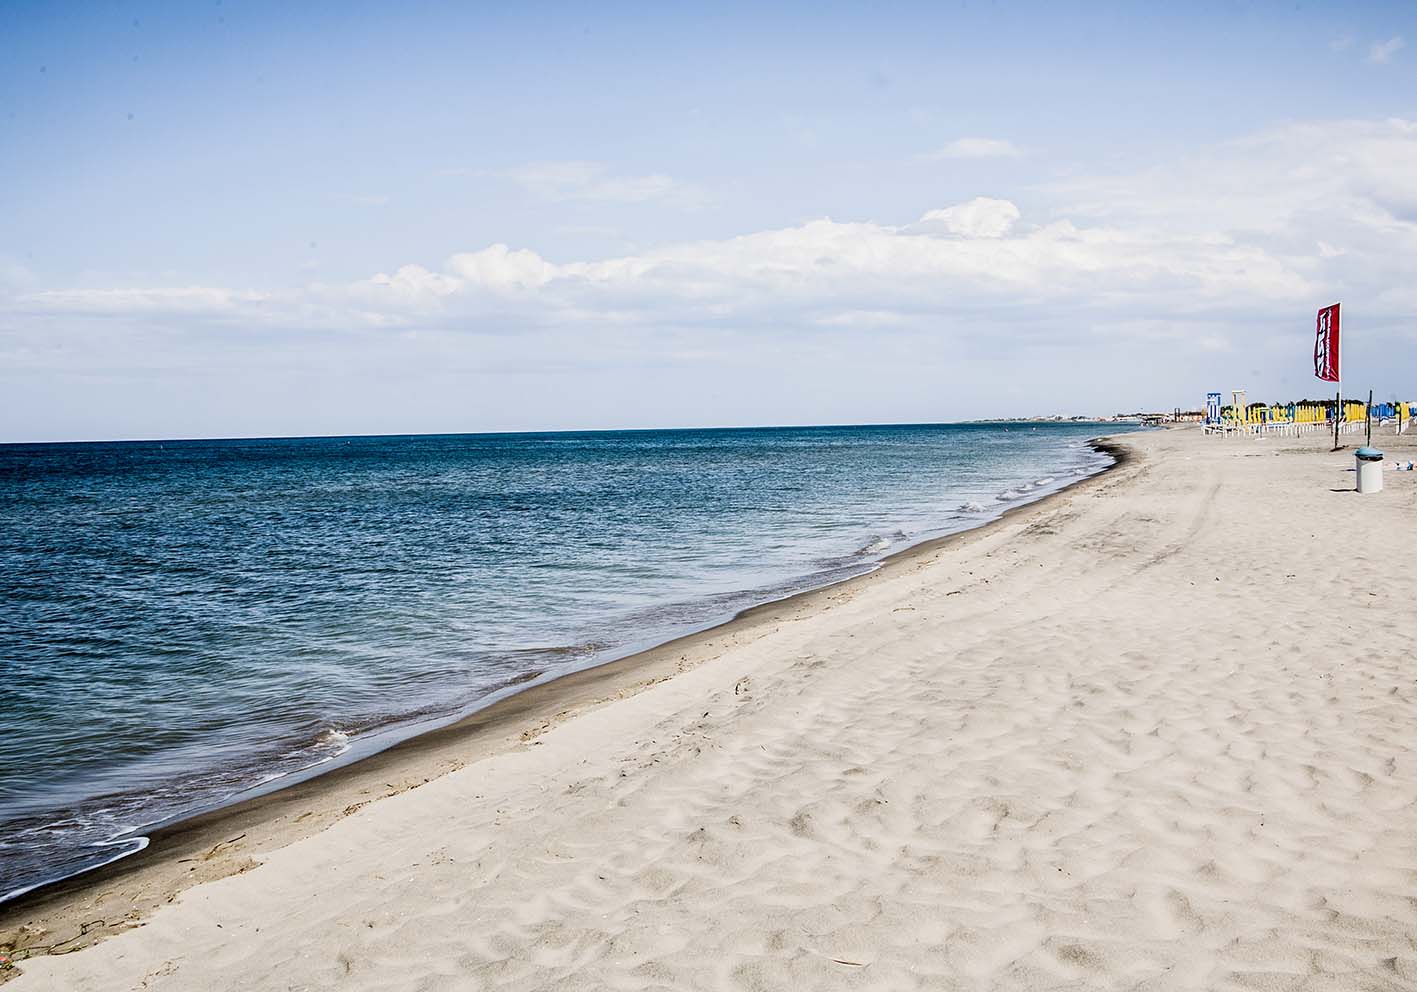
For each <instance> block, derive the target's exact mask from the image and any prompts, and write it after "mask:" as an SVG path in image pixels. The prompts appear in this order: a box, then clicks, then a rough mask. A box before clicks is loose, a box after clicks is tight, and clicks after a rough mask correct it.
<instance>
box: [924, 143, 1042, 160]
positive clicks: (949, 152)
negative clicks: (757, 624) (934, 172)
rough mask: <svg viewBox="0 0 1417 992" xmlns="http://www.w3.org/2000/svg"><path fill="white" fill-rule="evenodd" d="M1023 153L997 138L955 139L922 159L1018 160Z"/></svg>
mask: <svg viewBox="0 0 1417 992" xmlns="http://www.w3.org/2000/svg"><path fill="white" fill-rule="evenodd" d="M1022 154H1023V153H1022V152H1021V151H1020V150H1019V148H1018V147H1017V146H1016V145H1014V144H1013V142H1011V141H1004V140H1001V139H999V138H957V139H955V140H954V141H951V142H950V143H949V144H948V145H945V146H944V147H943V148H939V149H936V150H935V151H933V152H927V153H925V155H924V156H923V157H924V158H932V159H948V158H1018V157H1019V156H1020V155H1022Z"/></svg>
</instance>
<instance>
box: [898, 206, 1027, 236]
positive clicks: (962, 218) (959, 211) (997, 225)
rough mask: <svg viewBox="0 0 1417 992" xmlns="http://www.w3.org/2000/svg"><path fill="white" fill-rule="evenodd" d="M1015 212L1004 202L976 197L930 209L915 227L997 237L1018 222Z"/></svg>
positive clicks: (962, 234)
mask: <svg viewBox="0 0 1417 992" xmlns="http://www.w3.org/2000/svg"><path fill="white" fill-rule="evenodd" d="M1019 216H1020V214H1019V209H1018V207H1016V206H1014V205H1013V204H1012V203H1011V202H1009V201H1008V200H995V199H991V198H989V197H987V196H978V197H975V198H974V199H972V200H969V201H968V202H966V203H958V204H955V205H954V206H953V207H946V208H945V209H943V210H931V211H929V212H928V213H926V214H925V216H923V217H921V218H920V221H919V226H921V227H924V228H931V227H934V228H938V229H940V230H943V231H945V232H946V233H948V234H958V235H960V236H961V237H966V238H1001V237H1003V236H1004V235H1005V234H1007V233H1008V232H1009V228H1011V227H1013V226H1014V222H1015V221H1017V220H1018V219H1019Z"/></svg>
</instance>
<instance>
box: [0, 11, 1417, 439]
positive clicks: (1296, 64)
mask: <svg viewBox="0 0 1417 992" xmlns="http://www.w3.org/2000/svg"><path fill="white" fill-rule="evenodd" d="M292 6H295V5H275V4H236V3H227V4H217V3H208V4H191V5H186V4H184V5H178V4H151V3H146V4H119V3H113V4H103V5H92V6H82V5H71V6H69V7H68V8H66V9H60V10H56V9H55V5H40V4H13V3H12V4H9V5H6V6H5V7H4V8H3V9H0V54H3V58H0V128H3V131H0V180H3V182H0V218H3V220H2V221H0V440H27V439H59V438H99V437H173V436H212V435H221V436H231V435H259V434H277V435H278V434H305V433H362V432H371V433H383V432H405V431H409V432H412V431H461V430H503V429H554V428H577V427H621V426H628V427H636V426H696V425H711V424H752V423H813V422H870V421H902V420H910V421H916V420H945V419H955V418H968V417H979V416H988V415H1017V414H1031V413H1049V412H1054V411H1057V412H1067V413H1073V412H1109V411H1113V410H1117V409H1125V408H1137V407H1170V406H1174V405H1199V403H1200V402H1201V400H1202V399H1203V395H1204V392H1205V391H1206V390H1207V389H1222V390H1228V389H1231V388H1238V387H1245V388H1248V389H1249V391H1250V395H1251V396H1252V397H1256V398H1275V399H1278V398H1281V397H1285V398H1287V397H1290V396H1297V395H1305V394H1310V395H1313V394H1318V393H1319V392H1320V389H1319V384H1318V383H1317V382H1315V381H1314V380H1313V379H1312V378H1311V376H1310V374H1309V369H1308V367H1307V365H1308V359H1307V355H1308V352H1309V349H1310V347H1311V342H1310V338H1311V326H1312V318H1313V312H1314V310H1315V309H1316V308H1317V307H1318V306H1320V305H1322V304H1325V303H1328V302H1331V301H1332V300H1333V299H1342V300H1343V302H1344V306H1345V330H1346V332H1347V339H1348V347H1347V349H1346V352H1345V355H1344V360H1345V369H1346V372H1347V375H1346V379H1347V383H1348V384H1349V385H1351V386H1352V388H1354V389H1355V390H1357V389H1360V388H1361V389H1363V390H1366V389H1367V388H1369V387H1372V388H1374V389H1376V390H1377V392H1378V394H1379V395H1380V396H1383V397H1387V396H1390V395H1394V394H1397V395H1402V396H1417V358H1414V357H1413V356H1414V354H1417V352H1415V351H1414V344H1417V319H1414V318H1417V289H1414V288H1413V287H1412V286H1410V285H1408V283H1411V282H1414V281H1417V280H1413V279H1412V277H1411V273H1412V272H1414V271H1417V124H1413V123H1412V122H1413V121H1417V47H1409V44H1408V42H1409V40H1410V41H1411V42H1412V43H1413V45H1414V46H1417V7H1415V6H1414V5H1412V4H1400V5H1399V4H1388V5H1378V4H1374V5H1366V6H1365V5H1352V6H1340V5H1316V4H1292V3H1291V4H1283V5H1279V4H1238V3H1233V4H1214V5H1177V8H1176V9H1174V10H1171V11H1169V12H1168V11H1157V10H1153V9H1150V8H1151V5H1141V4H1136V5H1122V4H1117V5H1101V4H1089V5H1076V6H1071V7H1068V6H1063V5H1051V4H1038V5H1030V4H1005V3H998V4H984V3H968V4H958V5H950V6H947V5H937V4H931V5H924V4H922V5H879V6H864V5H859V4H851V5H848V4H834V5H833V4H827V5H823V4H814V5H810V6H809V5H799V6H785V5H780V6H777V7H775V8H774V10H773V11H771V12H763V11H760V10H757V9H755V8H754V7H753V6H748V5H733V4H728V5H719V6H718V7H716V8H715V9H714V10H713V11H705V12H694V11H690V10H687V9H683V8H682V7H681V6H680V5H654V6H651V5H629V4H620V5H609V4H601V5H518V6H516V7H515V8H514V9H512V8H511V5H507V8H508V9H491V8H489V7H483V8H482V9H479V7H477V6H471V5H452V4H447V5H442V4H407V5H401V6H399V7H397V8H394V7H393V6H390V5H368V4H366V5H361V4H347V3H346V4H339V5H333V4H330V5H323V4H311V5H302V6H300V9H298V10H293V9H290V8H291V7H292Z"/></svg>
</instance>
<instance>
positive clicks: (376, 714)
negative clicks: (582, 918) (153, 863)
mask: <svg viewBox="0 0 1417 992" xmlns="http://www.w3.org/2000/svg"><path fill="white" fill-rule="evenodd" d="M1114 428H1115V425H1109V427H1108V428H1107V430H1109V431H1114ZM1098 432H1099V428H1098V427H1096V426H1095V425H1056V424H1040V425H1038V426H1037V427H1029V426H1026V425H1018V424H1012V425H1008V428H1007V429H1006V428H1005V427H1004V426H1002V425H955V426H950V425H945V426H904V427H830V428H825V427H824V428H807V429H787V428H781V429H759V430H706V431H635V432H614V433H566V434H526V435H505V434H503V435H452V436H419V437H369V438H320V439H285V440H251V441H178V442H162V443H156V442H153V443H149V442H142V443H105V444H65V445H5V446H0V508H3V513H0V686H3V692H0V700H3V706H4V713H3V721H2V722H0V727H3V732H2V733H0V897H7V896H11V895H14V894H17V893H18V892H19V891H22V890H24V889H26V888H28V887H31V886H33V885H35V884H38V883H42V882H44V881H47V880H52V879H54V878H57V877H62V876H65V875H68V874H72V873H74V872H75V871H78V870H82V869H84V868H87V867H92V866H94V865H96V864H99V863H102V862H104V861H108V860H112V859H113V858H115V857H120V856H122V855H123V854H126V853H129V852H131V851H133V850H136V849H137V848H138V847H140V846H141V845H142V844H143V843H144V841H143V840H142V836H141V832H142V830H143V828H145V827H152V826H153V825H155V824H157V823H161V822H164V821H168V820H171V819H174V818H180V817H182V816H185V815H190V814H191V813H193V812H197V811H200V810H202V809H206V808H210V807H212V806H213V805H216V804H220V803H222V802H226V801H230V800H231V799H232V798H233V797H235V796H238V795H240V794H242V793H243V792H244V791H246V790H250V789H251V788H252V787H257V786H261V785H262V784H263V783H276V784H280V783H281V781H282V779H284V780H285V781H289V780H290V776H292V775H299V774H308V772H303V773H302V770H306V769H310V768H312V767H315V768H318V767H322V766H323V767H325V768H328V767H330V766H331V765H332V763H334V762H337V761H340V760H351V759H352V758H354V757H356V756H358V754H359V753H360V752H361V749H362V750H363V751H365V752H367V751H370V750H373V749H375V748H377V747H380V746H386V745H387V744H388V743H390V742H392V741H393V740H395V739H398V738H399V736H400V735H404V736H406V735H407V734H408V733H411V732H413V731H415V730H416V729H418V728H420V727H425V726H427V725H428V724H429V723H430V722H432V721H437V720H440V719H449V718H453V717H455V716H457V715H459V714H461V713H465V712H467V711H468V710H470V709H473V708H476V707H477V706H478V705H485V704H486V702H487V701H489V699H490V698H495V696H496V695H497V694H499V693H501V694H505V693H506V692H508V691H513V688H511V687H516V688H519V687H522V686H525V685H527V684H530V682H531V681H535V680H538V679H540V680H545V679H548V678H551V677H554V676H555V675H556V674H559V673H564V672H566V671H569V670H573V669H576V668H583V667H586V666H588V665H591V664H594V663H596V662H599V661H604V660H607V659H609V658H611V657H615V656H617V655H621V654H624V653H627V652H629V651H631V650H634V649H637V648H640V647H644V646H647V645H649V644H651V643H654V642H658V641H662V640H664V639H667V638H669V637H671V636H674V635H676V634H680V633H684V632H687V631H690V630H693V629H696V628H701V627H704V626H706V625H709V624H711V623H714V622H716V621H718V620H721V619H724V618H726V617H728V616H729V615H731V614H732V613H734V612H735V611H737V610H739V609H741V608H743V607H745V606H748V605H750V604H753V603H757V602H762V601H765V600H768V599H771V598H774V597H778V596H781V595H784V594H787V593H790V592H793V591H796V590H800V589H803V588H807V587H810V586H813V585H819V584H822V583H824V582H827V581H830V580H832V579H835V578H839V577H844V576H847V575H850V574H853V573H857V572H862V571H865V570H866V569H868V568H870V567H871V566H872V564H873V563H874V562H876V561H877V560H879V558H880V557H881V556H882V555H884V554H886V553H888V552H890V551H893V550H898V549H900V548H902V547H905V546H907V545H909V544H912V543H915V542H918V541H920V540H922V539H924V538H927V537H930V536H934V535H939V534H943V533H947V532H950V531H956V530H960V529H963V528H966V527H970V526H974V525H976V524H979V523H982V522H984V521H985V520H987V519H989V518H991V517H994V516H997V515H998V514H999V513H1000V512H1002V511H1003V510H1004V509H1006V508H1007V507H1008V506H1010V505H1014V504H1016V503H1018V502H1021V501H1023V500H1027V499H1031V498H1036V497H1038V496H1041V495H1043V494H1045V493H1047V492H1050V491H1052V490H1055V489H1057V488H1059V487H1060V486H1062V485H1064V484H1066V483H1067V482H1070V481H1074V480H1075V479H1076V478H1078V477H1079V476H1081V475H1085V474H1090V473H1092V472H1095V471H1097V470H1099V469H1100V468H1101V467H1103V466H1104V465H1105V464H1106V463H1107V459H1106V458H1104V457H1103V456H1100V455H1098V454H1096V453H1095V452H1093V451H1092V450H1091V449H1090V448H1089V447H1088V446H1087V445H1086V444H1085V440H1086V439H1087V438H1088V437H1090V436H1093V435H1095V434H1097V433H1098ZM1114 432H1115V431H1114ZM266 787H267V788H269V787H271V786H270V785H267V786H266Z"/></svg>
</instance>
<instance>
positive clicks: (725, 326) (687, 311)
mask: <svg viewBox="0 0 1417 992" xmlns="http://www.w3.org/2000/svg"><path fill="white" fill-rule="evenodd" d="M1030 195H1031V197H1033V198H1035V199H1039V200H1042V201H1044V202H1048V201H1051V202H1049V203H1048V205H1047V206H1046V207H1045V206H1034V207H1031V208H1030V209H1027V210H1025V209H1021V208H1020V207H1019V205H1017V204H1016V203H1014V202H1013V201H1011V200H1007V199H1002V198H990V197H976V198H973V199H969V200H965V201H963V202H960V203H955V204H952V205H941V206H939V207H937V208H935V209H931V210H928V211H925V212H924V214H923V216H921V217H920V219H919V220H917V221H915V222H912V223H904V224H889V223H882V222H878V221H868V220H836V219H831V218H820V219H816V220H811V221H807V222H805V223H802V224H797V225H793V226H789V227H780V228H773V229H768V230H761V231H755V232H750V233H745V234H742V235H739V236H737V237H729V238H722V239H709V240H698V241H685V242H677V243H668V244H663V245H660V246H657V247H654V248H651V249H646V250H638V251H631V252H625V253H620V254H614V255H610V256H607V257H601V258H583V259H571V260H564V261H555V260H552V259H548V258H546V257H544V256H543V255H542V254H540V253H539V252H537V251H535V250H533V249H531V248H529V247H515V248H514V247H510V246H508V245H505V244H494V245H491V246H488V247H485V248H481V249H479V250H475V251H469V252H463V253H458V254H455V255H452V256H451V257H449V258H448V259H446V260H445V261H444V262H443V263H442V264H440V265H428V264H417V263H409V264H404V265H401V266H398V267H397V268H393V269H391V270H388V271H386V272H383V273H379V274H377V275H374V276H372V277H370V278H368V279H363V280H358V281H355V282H352V283H347V284H315V285H311V286H309V287H307V288H306V289H304V290H301V291H296V292H290V293H262V292H255V291H237V290H230V289H221V288H212V287H186V288H156V289H142V288H137V289H77V290H48V291H41V292H27V293H25V294H24V295H12V296H10V297H9V298H8V299H6V298H5V297H4V296H3V295H0V310H3V309H8V310H17V309H18V310H23V311H25V312H27V313H31V314H33V313H49V314H66V313H70V314H79V313H126V314H129V315H132V316H134V317H135V318H142V319H144V320H148V321H152V322H160V321H162V320H164V319H170V322H171V323H172V324H174V325H176V326H186V324H187V323H189V322H190V320H191V319H192V318H193V317H196V316H204V317H207V318H210V319H213V320H221V321H228V322H230V323H232V324H233V325H239V326H243V327H246V326H266V327H275V326H281V327H288V328H292V329H297V328H328V329H340V328H398V329H405V330H409V329H419V330H425V329H426V330H437V331H457V332H461V333H474V334H495V335H501V336H506V335H513V336H515V335H516V334H517V333H519V332H526V333H532V332H536V333H541V332H543V331H545V329H547V328H553V327H554V328H562V329H569V328H575V329H576V330H577V332H578V333H580V334H583V335H584V336H585V340H586V341H587V345H586V353H587V355H589V354H590V353H591V352H592V351H593V350H594V347H593V345H594V346H599V345H600V344H604V341H605V340H606V339H605V338H604V337H602V336H608V335H617V334H620V335H623V334H627V333H629V330H628V329H630V328H636V329H638V330H637V331H636V333H638V334H643V335H648V336H649V337H650V339H652V337H653V335H654V334H656V333H659V332H660V331H661V330H662V329H665V328H671V327H672V328H677V329H679V330H680V331H681V332H682V333H684V334H688V335H690V336H691V337H692V334H691V332H690V331H689V329H695V331H694V333H698V334H700V335H704V334H709V333H720V332H721V333H729V332H743V331H745V330H746V329H751V328H761V329H764V333H771V334H776V335H781V334H792V333H823V334H827V333H834V332H833V331H832V329H834V328H856V329H858V330H861V332H862V333H869V334H872V335H894V334H927V335H928V334H934V333H951V330H950V329H952V328H956V327H958V326H960V322H959V320H958V317H959V315H960V314H973V315H975V317H976V318H977V319H978V320H987V321H988V322H989V323H990V325H991V326H993V327H994V328H995V330H994V331H992V332H991V333H992V334H993V335H994V337H993V339H992V340H993V341H994V343H995V344H996V345H998V346H999V347H1001V348H1006V347H1008V346H1009V344H1008V341H1007V340H1006V337H1007V335H1008V334H1013V335H1015V339H1016V341H1023V340H1032V339H1033V336H1035V335H1042V336H1044V337H1046V336H1047V335H1048V334H1049V333H1052V332H1050V331H1049V330H1048V329H1049V328H1054V327H1056V328H1058V329H1059V330H1057V332H1056V333H1057V334H1058V335H1059V336H1060V340H1069V341H1076V339H1077V336H1076V335H1075V334H1073V333H1072V332H1071V331H1072V329H1073V328H1074V327H1076V326H1085V327H1087V328H1088V329H1089V330H1090V331H1092V332H1094V333H1099V334H1101V333H1106V334H1110V335H1113V336H1114V337H1117V338H1119V339H1128V340H1132V341H1141V340H1143V339H1145V340H1148V341H1150V340H1160V341H1164V342H1177V341H1189V343H1188V344H1187V345H1186V347H1187V348H1189V349H1191V350H1193V351H1194V350H1197V349H1199V350H1202V351H1204V350H1208V349H1213V348H1214V347H1215V342H1217V341H1226V342H1231V341H1234V342H1244V341H1246V340H1247V338H1246V337H1245V336H1244V335H1245V334H1246V333H1247V329H1248V328H1250V327H1252V326H1254V324H1255V323H1256V321H1263V320H1269V319H1273V318H1274V316H1275V315H1283V314H1288V313H1306V312H1307V311H1308V310H1309V308H1310V306H1311V305H1312V304H1313V301H1314V300H1320V301H1322V300H1326V299H1328V298H1329V297H1330V296H1333V295H1334V294H1336V293H1340V292H1341V293H1342V294H1343V295H1344V298H1345V300H1355V301H1356V300H1359V299H1363V300H1364V301H1365V307H1366V310H1367V312H1368V313H1369V314H1370V315H1371V317H1372V319H1373V320H1374V321H1375V322H1380V321H1383V320H1386V321H1388V322H1389V323H1394V322H1400V321H1402V320H1410V319H1412V317H1413V316H1414V314H1413V313H1412V308H1413V306H1414V304H1413V297H1412V296H1411V294H1408V295H1404V294H1402V293H1395V292H1393V289H1392V288H1393V287H1396V286H1403V285H1406V283H1407V282H1409V281H1410V274H1411V272H1412V271H1417V124H1413V123H1411V122H1407V121H1402V120H1387V121H1313V122H1304V123H1296V124H1291V125H1286V126H1284V127H1281V128H1275V129H1271V130H1269V131H1265V132H1261V133H1259V134H1256V135H1252V136H1249V137H1246V138H1244V139H1241V140H1237V141H1232V142H1228V143H1225V144H1221V145H1216V146H1213V147H1210V148H1202V149H1198V150H1196V151H1195V152H1194V153H1193V154H1192V155H1191V157H1189V158H1187V159H1185V160H1182V161H1176V162H1171V163H1167V164H1165V165H1159V166H1157V167H1155V168H1153V169H1151V170H1148V171H1145V172H1141V173H1135V174H1125V175H1110V176H1094V177H1091V178H1088V179H1081V180H1073V181H1070V182H1069V183H1068V184H1066V185H1057V186H1054V187H1050V188H1042V189H1034V190H1031V191H1030ZM1335 246H1341V248H1339V247H1335ZM1188 322H1194V324H1195V328H1196V333H1195V334H1194V335H1193V336H1192V337H1191V338H1188V337H1187V336H1186V334H1185V333H1184V331H1185V328H1186V327H1188V326H1189V323H1188ZM1227 322H1229V323H1227ZM1301 323H1302V321H1301ZM1004 327H1007V328H1012V330H1007V331H1006V330H1003V329H1000V328H1004ZM1024 327H1029V328H1032V330H1029V331H1027V332H1026V333H1025V331H1023V330H1021V328H1024ZM1064 328H1066V329H1067V330H1066V331H1064V330H1063V329H1064ZM1158 328H1161V329H1162V330H1160V331H1158V330H1157V329H1158ZM1158 334H1160V335H1162V336H1161V337H1159V338H1158V337H1157V335H1158ZM1202 337H1204V338H1205V341H1202V340H1201V339H1202ZM1198 341H1199V342H1201V343H1200V344H1197V343H1196V342H1198ZM1207 342H1209V343H1207ZM642 346H643V341H642V340H637V344H636V347H642ZM1167 346H1168V347H1169V346H1170V345H1167ZM529 347H530V346H529ZM1178 347H1179V345H1178ZM1237 347H1238V345H1237ZM678 350H679V351H680V352H682V351H683V347H682V346H681V347H680V348H679V349H678ZM676 353H677V352H676ZM582 357H586V356H582ZM568 360H569V359H568Z"/></svg>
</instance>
